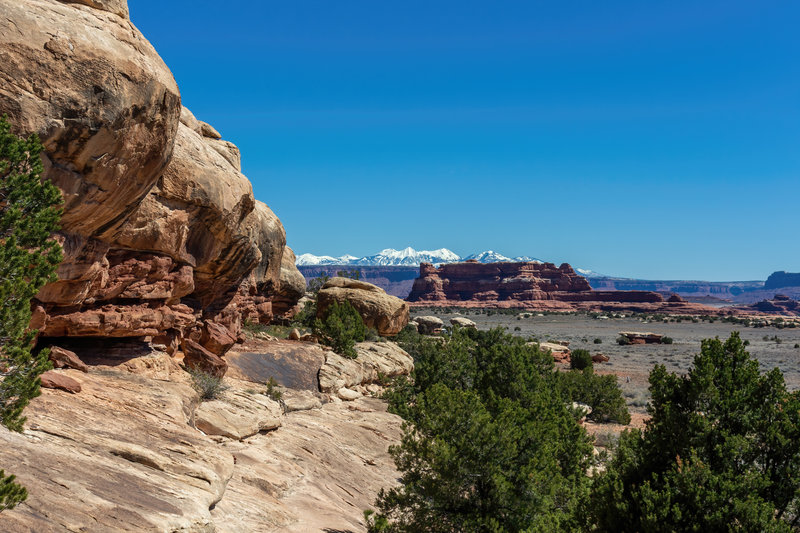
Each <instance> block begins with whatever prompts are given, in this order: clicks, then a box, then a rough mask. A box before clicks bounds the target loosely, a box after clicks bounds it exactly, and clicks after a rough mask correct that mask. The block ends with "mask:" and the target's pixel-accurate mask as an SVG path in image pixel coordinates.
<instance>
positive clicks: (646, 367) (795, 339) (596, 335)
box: [412, 308, 800, 418]
mask: <svg viewBox="0 0 800 533" xmlns="http://www.w3.org/2000/svg"><path fill="white" fill-rule="evenodd" d="M449 311H451V312H444V311H443V309H441V308H438V309H437V308H415V309H413V310H412V318H413V316H420V315H433V316H438V317H439V318H441V319H442V320H443V321H444V322H445V323H446V324H447V323H449V320H450V318H453V317H456V316H465V317H466V318H469V319H470V320H472V321H474V322H476V323H477V325H478V328H479V329H488V328H496V327H502V328H507V330H508V332H509V333H511V334H513V335H518V336H521V337H525V338H530V337H536V338H538V339H539V340H541V341H569V343H570V344H569V348H570V349H571V350H574V349H576V348H583V349H586V350H589V352H591V353H592V354H593V355H594V354H596V353H602V354H605V355H607V356H608V357H609V361H608V362H607V363H602V364H599V365H595V369H596V370H597V371H598V372H602V373H613V374H616V375H618V376H620V379H619V384H620V387H621V388H622V390H623V392H624V393H625V397H626V399H627V401H628V408H629V409H630V410H631V414H635V413H644V412H645V406H646V402H647V399H648V398H649V394H648V391H647V386H648V384H647V379H648V375H649V373H650V370H651V369H652V368H653V366H654V365H655V364H657V363H661V364H663V365H665V366H666V368H667V370H668V371H670V372H678V373H682V372H686V371H687V370H688V369H689V368H690V367H691V365H692V361H693V358H694V355H695V354H697V353H698V352H699V351H700V342H701V341H702V340H703V339H710V338H714V337H719V338H720V339H723V340H724V339H726V338H727V337H728V336H730V334H731V332H732V331H738V332H739V333H740V335H741V337H742V339H743V340H747V341H749V342H750V345H749V346H748V350H749V352H750V354H751V355H753V357H755V358H756V359H758V360H759V362H760V363H761V370H762V371H768V370H771V369H772V368H775V367H778V368H779V369H780V370H781V371H782V372H783V374H784V378H785V380H786V386H787V388H788V389H789V390H796V389H800V348H795V345H797V344H800V328H785V327H784V328H780V329H779V328H777V327H773V326H767V327H745V326H743V325H740V324H730V323H725V322H721V321H720V320H716V321H715V322H708V321H698V322H693V321H692V320H691V319H689V320H687V319H685V318H684V319H681V322H677V321H673V320H677V319H676V318H675V317H670V318H669V320H670V321H669V322H664V321H663V320H662V321H643V320H641V319H639V318H635V317H627V316H626V317H624V318H613V317H611V316H607V318H592V316H591V315H587V314H548V315H542V314H537V313H529V312H520V313H519V314H500V313H496V312H495V313H494V314H491V315H487V314H486V312H487V311H486V310H474V309H470V310H449ZM518 316H519V317H520V318H519V319H517V317H518ZM601 316H606V315H601ZM696 320H699V319H696ZM516 328H519V329H518V330H517V329H516ZM621 331H642V332H653V333H659V334H663V335H666V336H668V337H671V338H672V339H673V341H674V342H673V343H672V344H641V345H629V346H620V345H619V344H617V342H616V340H617V338H618V337H619V332H621ZM765 337H766V339H765ZM776 337H777V339H778V340H777V341H776ZM595 339H600V340H601V341H602V342H601V343H599V344H595ZM626 377H629V378H630V381H627V380H626V379H625V378H626ZM634 418H636V417H634Z"/></svg>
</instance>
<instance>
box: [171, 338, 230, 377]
mask: <svg viewBox="0 0 800 533" xmlns="http://www.w3.org/2000/svg"><path fill="white" fill-rule="evenodd" d="M181 348H182V349H183V363H184V364H185V365H186V366H187V367H189V368H191V369H194V370H201V371H203V372H206V373H208V374H211V375H212V376H214V377H218V378H221V377H222V376H224V375H225V371H226V370H228V364H227V363H226V362H225V361H224V360H222V359H221V358H220V357H218V356H217V355H215V354H213V353H211V352H209V351H208V350H206V349H205V348H203V347H202V346H201V345H200V344H198V343H197V342H195V341H193V340H192V339H189V338H185V339H183V343H182V344H181Z"/></svg>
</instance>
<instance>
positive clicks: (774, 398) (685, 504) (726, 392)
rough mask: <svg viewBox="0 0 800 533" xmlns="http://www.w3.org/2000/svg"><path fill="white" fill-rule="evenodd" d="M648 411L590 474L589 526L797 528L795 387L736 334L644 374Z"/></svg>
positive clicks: (798, 411)
mask: <svg viewBox="0 0 800 533" xmlns="http://www.w3.org/2000/svg"><path fill="white" fill-rule="evenodd" d="M650 392H651V395H652V402H651V404H650V405H649V406H648V412H649V414H650V415H651V416H652V418H651V419H650V421H649V422H648V423H647V426H646V428H645V429H644V431H642V432H640V431H629V432H626V433H624V434H623V436H622V438H621V439H620V444H619V447H618V449H617V450H616V452H615V456H614V459H613V461H612V462H611V463H610V465H609V467H608V470H607V471H606V473H605V474H603V475H601V476H599V477H598V478H597V479H596V482H595V483H596V485H595V487H594V490H593V495H592V501H591V503H590V505H589V506H588V510H587V516H588V518H589V520H590V522H591V523H592V524H593V525H594V527H595V530H596V531H615V532H616V531H619V532H628V531H630V532H636V531H654V532H660V531H797V529H798V527H799V526H800V393H799V392H792V393H790V392H788V391H787V390H786V386H785V384H784V380H783V375H782V374H781V372H780V371H778V369H774V370H772V371H771V372H768V373H766V374H762V373H760V372H759V368H758V362H757V361H756V360H754V359H752V358H751V357H750V354H748V353H747V351H745V348H744V343H743V342H742V340H741V339H740V338H739V335H738V333H733V334H732V335H731V337H730V338H729V339H727V340H726V341H725V342H722V341H720V340H719V339H713V340H705V341H703V343H702V347H701V351H700V354H699V355H697V356H696V357H695V359H694V366H693V367H692V368H691V369H690V370H689V372H688V374H687V375H685V376H679V375H676V374H671V373H668V372H667V371H666V369H665V367H664V366H663V365H657V366H656V367H655V368H654V369H653V371H652V372H651V373H650Z"/></svg>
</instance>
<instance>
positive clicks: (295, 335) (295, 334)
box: [288, 328, 300, 341]
mask: <svg viewBox="0 0 800 533" xmlns="http://www.w3.org/2000/svg"><path fill="white" fill-rule="evenodd" d="M288 338H289V340H290V341H299V340H300V330H299V329H297V328H294V329H293V330H292V331H290V332H289V337H288Z"/></svg>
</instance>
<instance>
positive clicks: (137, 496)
mask: <svg viewBox="0 0 800 533" xmlns="http://www.w3.org/2000/svg"><path fill="white" fill-rule="evenodd" d="M167 359H169V358H167ZM117 368H118V367H117ZM58 373H59V374H61V375H63V376H65V377H70V378H72V379H79V380H81V383H82V387H83V390H82V391H81V393H80V394H77V395H73V394H67V393H64V392H63V391H59V390H47V389H45V390H43V391H42V395H41V396H40V397H38V398H36V399H34V400H33V401H32V402H31V404H30V406H29V407H28V408H27V409H26V412H25V414H26V416H27V417H28V423H27V424H26V426H27V429H26V431H25V432H24V433H14V432H10V431H8V430H7V429H5V428H4V427H2V426H0V455H2V464H3V465H4V466H6V465H13V473H14V474H15V475H16V476H17V481H18V482H20V483H22V484H23V485H24V486H25V487H26V488H27V490H28V492H29V497H28V500H27V501H26V502H25V503H24V504H22V505H19V506H17V507H16V508H15V509H12V510H6V511H3V514H2V519H1V520H0V522H1V523H2V526H0V530H2V531H3V532H4V533H30V532H31V531H35V532H37V533H56V532H62V531H102V532H117V531H185V532H190V531H191V532H201V531H217V532H220V533H224V532H231V533H233V532H241V531H287V532H298V533H301V532H302V533H305V532H308V531H321V530H328V531H348V530H350V531H359V530H362V529H364V525H363V515H362V512H363V509H366V508H369V507H370V506H371V505H372V504H373V502H374V501H375V497H376V495H377V493H378V490H379V489H381V488H384V487H387V486H391V485H392V484H394V483H395V480H396V478H397V476H398V473H397V471H396V470H395V468H394V463H393V461H392V458H391V456H390V455H389V454H388V446H389V445H390V444H394V443H397V442H399V440H400V437H401V435H402V431H401V423H402V420H401V419H400V418H399V417H398V416H396V415H392V414H389V413H387V412H386V407H385V403H384V402H381V401H380V400H377V399H371V398H362V399H358V400H355V401H353V402H348V403H346V404H345V403H342V402H338V403H329V404H327V405H325V406H322V405H321V404H320V402H319V401H318V400H317V401H316V402H314V401H313V400H315V398H314V397H313V396H311V397H310V399H311V401H308V402H305V403H306V405H304V406H302V407H304V409H302V410H298V411H294V412H291V413H290V414H289V415H281V414H279V413H278V411H277V410H276V404H275V403H274V402H272V401H271V400H269V399H267V398H266V396H263V395H262V394H260V393H256V394H252V395H251V394H248V393H247V392H246V391H245V390H243V388H242V387H241V385H239V384H238V383H237V382H235V380H234V381H231V383H230V384H231V390H230V391H229V392H230V394H231V395H232V396H228V393H226V396H225V397H224V398H223V401H224V402H225V403H226V406H225V407H224V409H225V415H224V416H225V417H226V419H227V422H226V423H222V424H221V425H220V432H224V431H228V430H229V429H230V428H228V427H227V426H226V424H232V426H233V427H234V428H237V427H238V429H233V430H231V437H232V438H231V437H221V436H216V435H212V436H207V435H204V434H203V433H201V431H198V429H196V428H195V426H194V424H195V423H197V421H198V420H199V419H201V418H202V412H203V411H204V410H205V409H206V404H199V405H198V402H197V393H196V392H195V391H194V390H193V389H192V388H191V387H190V386H188V385H186V384H184V383H176V382H173V381H170V380H164V379H161V378H160V377H159V378H157V379H153V378H148V377H144V376H142V375H135V374H130V373H127V372H120V371H119V370H118V369H115V368H102V369H101V368H91V369H90V372H89V373H88V374H83V373H79V372H77V371H75V370H66V371H59V372H58ZM243 396H244V397H246V399H244V400H240V398H241V397H243ZM248 400H252V401H253V402H257V403H259V402H267V403H266V406H263V405H262V406H261V407H258V408H257V407H256V406H255V405H254V404H252V403H249V402H248ZM240 409H241V410H240ZM198 411H199V412H200V413H201V415H200V416H198ZM213 412H217V410H216V409H214V410H213ZM264 413H268V414H269V415H270V416H272V417H273V418H272V422H270V421H269V420H266V418H265V417H263V416H262V415H263V414H264ZM276 423H280V425H279V426H278V427H277V428H275V429H270V426H272V425H274V424H276ZM257 426H260V427H262V428H264V430H262V431H259V432H256V433H255V434H253V435H252V436H250V437H247V438H245V439H243V440H239V439H237V438H236V435H237V432H239V433H238V434H246V433H249V432H250V431H253V429H254V428H255V427H257ZM224 428H227V429H224ZM7 468H9V469H10V468H11V466H8V467H7Z"/></svg>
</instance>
